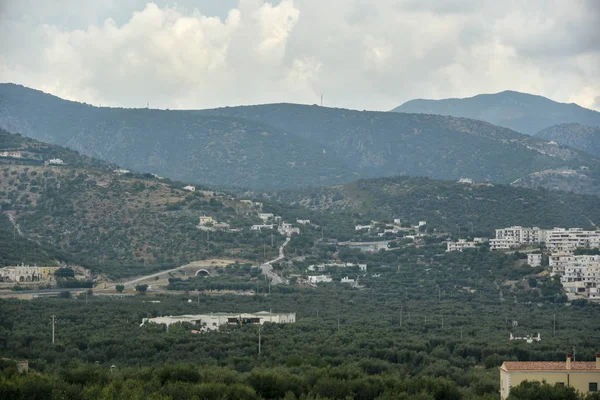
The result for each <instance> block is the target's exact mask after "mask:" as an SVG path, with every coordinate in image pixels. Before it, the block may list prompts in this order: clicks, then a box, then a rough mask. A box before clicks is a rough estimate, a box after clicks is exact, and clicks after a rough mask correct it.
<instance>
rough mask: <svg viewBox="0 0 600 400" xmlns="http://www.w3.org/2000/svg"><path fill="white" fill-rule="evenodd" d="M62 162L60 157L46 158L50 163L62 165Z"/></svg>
mask: <svg viewBox="0 0 600 400" xmlns="http://www.w3.org/2000/svg"><path fill="white" fill-rule="evenodd" d="M64 163H65V162H64V161H63V160H61V159H60V158H51V159H50V160H48V164H50V165H64Z"/></svg>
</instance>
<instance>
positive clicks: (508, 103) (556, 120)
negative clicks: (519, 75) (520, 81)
mask: <svg viewBox="0 0 600 400" xmlns="http://www.w3.org/2000/svg"><path fill="white" fill-rule="evenodd" d="M392 112H404V113H422V114H439V115H452V116H455V117H465V118H474V119H479V120H482V121H486V122H489V123H491V124H495V125H499V126H504V127H506V128H510V129H513V130H516V131H517V132H521V133H525V134H528V135H535V134H536V133H537V132H539V131H541V130H543V129H545V128H548V127H550V126H553V125H558V124H563V123H579V124H582V125H589V126H600V112H597V111H594V110H590V109H587V108H584V107H581V106H579V105H577V104H574V103H569V104H567V103H559V102H556V101H554V100H550V99H548V98H546V97H543V96H539V95H533V94H528V93H521V92H516V91H512V90H506V91H503V92H500V93H494V94H479V95H477V96H473V97H468V98H462V99H442V100H427V99H415V100H410V101H407V102H406V103H404V104H402V105H400V106H399V107H396V108H394V109H393V110H392Z"/></svg>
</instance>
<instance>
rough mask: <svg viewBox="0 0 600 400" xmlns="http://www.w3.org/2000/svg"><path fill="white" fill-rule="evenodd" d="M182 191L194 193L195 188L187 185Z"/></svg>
mask: <svg viewBox="0 0 600 400" xmlns="http://www.w3.org/2000/svg"><path fill="white" fill-rule="evenodd" d="M183 190H187V191H188V192H195V191H196V187H195V186H192V185H187V186H184V188H183Z"/></svg>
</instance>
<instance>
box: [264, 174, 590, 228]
mask: <svg viewBox="0 0 600 400" xmlns="http://www.w3.org/2000/svg"><path fill="white" fill-rule="evenodd" d="M268 197H269V198H270V199H272V200H277V201H280V202H284V203H290V204H295V205H302V206H304V207H307V208H310V209H313V210H320V211H332V212H340V211H343V212H348V213H356V214H359V215H360V217H361V218H362V220H363V221H369V220H370V219H375V220H385V221H391V220H392V219H393V218H400V219H401V221H403V222H409V223H413V224H414V223H416V222H417V221H419V220H425V221H427V224H428V227H431V228H436V229H438V230H445V231H449V232H453V233H457V231H458V228H459V227H460V228H461V229H462V232H463V233H467V232H469V233H470V232H473V233H475V234H476V235H477V234H479V235H483V236H486V235H488V237H489V235H490V234H493V230H494V229H497V228H502V227H506V226H511V225H522V226H540V227H545V228H552V227H555V226H560V227H581V228H592V227H593V224H597V223H598V222H599V221H600V202H599V201H598V198H597V197H595V196H583V195H575V194H569V193H563V192H557V191H548V190H545V189H539V190H531V189H521V188H515V187H510V186H504V185H494V186H491V185H480V184H475V185H470V184H466V185H463V184H457V183H452V182H444V181H436V180H431V179H427V178H408V177H394V178H380V179H369V180H360V181H357V182H353V183H349V184H345V185H339V186H332V187H325V188H315V189H304V190H296V191H279V192H274V193H271V194H269V195H268Z"/></svg>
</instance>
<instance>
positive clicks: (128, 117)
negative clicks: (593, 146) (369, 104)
mask: <svg viewBox="0 0 600 400" xmlns="http://www.w3.org/2000/svg"><path fill="white" fill-rule="evenodd" d="M0 127H4V128H10V129H11V130H13V131H18V132H21V133H23V134H25V135H27V136H30V137H33V138H37V139H39V140H44V141H49V142H51V143H55V144H59V145H63V146H67V147H69V148H72V149H75V150H77V151H80V152H81V153H82V154H86V155H89V156H93V157H97V158H100V159H104V160H107V161H109V162H113V163H116V164H119V165H121V166H123V167H125V168H128V169H132V170H137V171H143V172H151V173H155V174H158V175H161V176H165V177H169V178H171V179H177V180H181V181H187V182H194V183H200V184H208V185H215V186H220V187H223V186H231V187H245V188H252V189H282V188H298V187H306V186H322V185H332V184H336V183H344V182H349V181H352V180H355V179H358V178H361V177H362V178H370V177H381V176H395V175H410V176H427V177H432V178H436V179H449V180H455V179H458V178H460V177H465V176H466V177H470V178H473V179H476V180H478V181H490V182H499V183H510V182H514V181H515V180H518V179H521V178H524V177H527V176H528V175H530V174H532V173H536V172H540V171H544V170H548V169H561V168H567V169H580V168H581V167H585V168H588V169H587V170H585V171H587V172H584V174H586V175H590V174H596V173H597V171H598V170H599V165H600V161H598V160H597V159H595V158H594V157H591V156H590V155H588V154H585V153H583V152H580V151H578V150H574V149H571V148H569V147H565V146H557V145H553V144H550V143H549V142H547V141H545V140H542V139H538V138H533V137H530V136H526V135H521V134H519V133H517V132H515V131H511V130H509V129H506V128H500V127H497V126H494V125H491V124H489V123H485V122H481V121H476V120H472V119H465V118H454V117H443V116H437V115H421V114H399V113H384V112H368V111H363V112H359V111H352V110H344V109H333V108H324V107H317V106H303V105H295V104H272V105H262V106H247V107H227V108H221V109H215V110H200V111H169V110H150V109H115V108H98V107H93V106H91V105H88V104H81V103H75V102H70V101H65V100H62V99H59V98H57V97H54V96H51V95H48V94H44V93H42V92H39V91H36V90H32V89H27V88H24V87H22V86H17V85H12V84H3V85H0Z"/></svg>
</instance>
